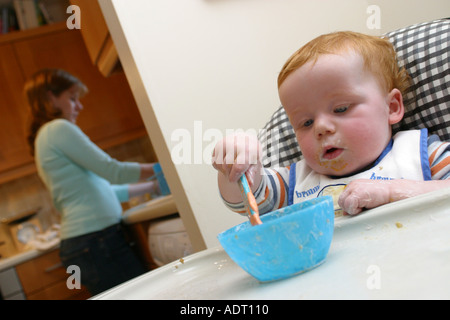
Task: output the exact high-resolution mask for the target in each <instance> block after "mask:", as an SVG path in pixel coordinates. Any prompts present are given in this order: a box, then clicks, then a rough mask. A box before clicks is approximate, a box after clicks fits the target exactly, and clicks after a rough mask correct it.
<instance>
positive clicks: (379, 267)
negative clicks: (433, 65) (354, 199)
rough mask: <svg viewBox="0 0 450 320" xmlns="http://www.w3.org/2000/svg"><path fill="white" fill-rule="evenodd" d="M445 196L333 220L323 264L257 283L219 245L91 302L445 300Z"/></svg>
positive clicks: (448, 205) (449, 278)
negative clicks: (278, 279)
mask: <svg viewBox="0 0 450 320" xmlns="http://www.w3.org/2000/svg"><path fill="white" fill-rule="evenodd" d="M449 230H450V190H448V189H445V190H439V191H436V192H433V193H429V194H425V195H421V196H418V197H415V198H411V199H406V200H402V201H398V202H396V203H392V204H387V205H384V206H381V207H378V208H375V209H371V210H368V211H366V212H365V213H363V214H360V215H358V216H355V217H340V218H337V219H336V220H335V228H334V235H333V241H332V244H331V248H330V251H329V253H328V256H327V259H326V261H325V263H324V264H322V265H320V266H319V267H317V268H315V269H313V270H310V271H308V272H305V273H303V274H300V275H297V276H294V277H292V278H289V279H286V280H281V281H275V282H270V283H260V282H258V281H257V280H256V279H254V278H253V277H252V276H250V275H249V274H247V273H246V272H245V271H244V270H242V269H241V268H240V267H239V266H237V265H236V264H235V263H234V262H233V261H232V260H231V259H230V258H229V256H228V255H227V254H226V252H225V251H224V250H223V249H222V248H221V247H220V246H219V247H216V248H210V249H207V250H204V251H202V252H199V253H196V254H193V255H190V256H188V257H185V258H183V259H180V260H177V261H174V262H172V263H169V264H168V265H165V266H163V267H160V268H158V269H156V270H153V271H151V272H149V273H146V274H144V275H142V276H140V277H138V278H135V279H133V280H131V281H128V282H126V283H124V284H122V285H119V286H117V287H115V288H112V289H110V290H108V291H106V292H104V293H102V294H99V295H97V296H95V297H93V298H92V299H98V300H108V299H204V300H206V299H219V300H228V299H233V300H236V299H250V300H253V299H261V300H263V299H449V298H450V290H449V288H450V273H449V270H450V233H449Z"/></svg>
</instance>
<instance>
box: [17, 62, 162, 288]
mask: <svg viewBox="0 0 450 320" xmlns="http://www.w3.org/2000/svg"><path fill="white" fill-rule="evenodd" d="M25 93H26V96H27V98H28V103H29V107H30V110H31V126H30V133H29V137H28V139H29V144H30V147H31V149H32V152H33V155H34V157H35V162H36V167H37V170H38V174H39V176H40V178H41V179H42V181H43V182H44V184H45V185H46V187H47V188H48V190H49V191H50V193H51V196H52V199H53V203H54V205H55V207H56V209H57V210H58V211H59V212H60V213H61V244H60V257H61V261H62V262H63V264H64V266H65V267H66V268H67V267H68V266H69V265H77V266H78V267H79V268H80V272H81V283H82V284H83V285H84V286H86V287H87V289H88V290H89V291H90V293H91V294H92V295H95V294H98V293H100V292H102V291H104V290H106V289H109V288H111V287H113V286H115V285H118V284H120V283H122V282H124V281H127V280H129V279H131V278H134V277H136V276H138V275H140V274H142V273H144V272H145V271H146V270H145V268H144V267H143V265H142V264H141V263H140V261H139V260H138V259H137V257H136V256H135V255H134V254H133V252H132V251H131V249H130V247H129V246H128V244H127V242H126V240H125V237H124V234H123V231H122V230H121V227H120V221H121V213H122V207H121V205H120V202H123V201H127V200H128V199H129V197H133V196H137V195H140V194H144V193H157V192H159V187H158V184H157V182H156V181H149V182H142V183H139V184H129V183H134V182H138V181H139V180H145V179H147V178H149V177H151V176H153V175H154V170H153V165H154V164H153V163H148V164H139V163H134V162H119V161H117V160H115V159H113V158H111V157H110V156H109V155H108V154H107V153H105V152H104V151H102V150H101V149H100V148H98V147H97V146H96V145H95V144H94V143H92V142H91V141H90V140H89V138H88V137H87V136H86V135H85V134H84V133H83V132H82V131H81V129H80V128H79V127H78V126H77V125H76V120H77V117H78V114H79V112H80V111H81V110H82V109H83V106H82V104H81V103H80V101H79V98H80V97H81V96H83V95H84V94H86V93H87V88H86V86H85V85H84V84H83V83H82V82H81V81H80V80H78V79H77V78H76V77H74V76H72V75H71V74H69V73H67V72H65V71H64V70H58V69H44V70H41V71H39V72H37V73H36V74H34V75H33V77H32V78H31V79H30V80H29V81H28V82H27V83H26V85H25Z"/></svg>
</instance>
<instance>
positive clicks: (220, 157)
mask: <svg viewBox="0 0 450 320" xmlns="http://www.w3.org/2000/svg"><path fill="white" fill-rule="evenodd" d="M260 152H261V147H260V143H259V141H258V139H257V138H256V137H255V136H252V135H248V134H243V133H242V134H235V135H230V136H226V137H225V138H224V139H222V140H221V141H219V142H218V143H217V144H216V146H215V147H214V151H213V155H212V165H213V167H214V168H215V169H216V170H218V171H219V172H221V173H222V174H223V175H224V176H225V177H226V180H228V182H230V183H234V184H236V183H237V181H238V180H239V178H240V177H241V176H242V175H243V174H244V173H247V179H248V180H249V183H250V185H254V183H255V182H256V181H255V175H256V174H257V172H259V170H260V169H261V155H260Z"/></svg>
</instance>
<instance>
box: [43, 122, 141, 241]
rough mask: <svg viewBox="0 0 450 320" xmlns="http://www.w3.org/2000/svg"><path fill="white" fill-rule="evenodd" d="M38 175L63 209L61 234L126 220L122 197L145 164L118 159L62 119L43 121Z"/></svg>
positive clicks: (106, 225) (64, 234)
mask: <svg viewBox="0 0 450 320" xmlns="http://www.w3.org/2000/svg"><path fill="white" fill-rule="evenodd" d="M35 159H36V166H37V170H38V174H39V176H40V178H41V179H42V181H43V182H44V184H45V186H46V187H47V189H48V190H49V191H50V194H51V197H52V200H53V203H54V206H55V208H56V209H57V210H58V211H59V212H60V213H61V238H62V239H66V238H72V237H76V236H79V235H83V234H87V233H91V232H95V231H99V230H101V229H104V228H106V227H108V226H111V225H113V224H116V223H118V222H119V221H120V219H121V214H122V207H121V205H120V202H123V201H127V200H128V185H126V184H128V183H132V182H137V181H138V179H139V175H140V166H139V164H138V163H134V162H119V161H117V160H115V159H113V158H111V157H110V156H109V155H108V154H107V153H105V152H104V151H103V150H101V149H100V148H99V147H98V146H96V145H95V144H94V143H93V142H92V141H91V140H90V139H89V138H88V137H87V136H86V135H85V134H84V133H83V132H82V131H81V129H80V128H79V127H78V126H76V125H75V124H73V123H71V122H69V121H67V120H64V119H57V120H53V121H50V122H48V123H46V124H45V125H43V126H42V127H41V128H40V129H39V132H38V134H37V137H36V140H35Z"/></svg>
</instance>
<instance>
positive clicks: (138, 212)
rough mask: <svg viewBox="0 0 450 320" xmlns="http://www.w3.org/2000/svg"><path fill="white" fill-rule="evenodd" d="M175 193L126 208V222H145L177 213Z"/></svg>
mask: <svg viewBox="0 0 450 320" xmlns="http://www.w3.org/2000/svg"><path fill="white" fill-rule="evenodd" d="M177 212H178V210H177V207H176V205H175V201H174V200H173V195H171V194H169V195H167V196H163V197H158V198H155V199H152V200H150V201H147V202H145V203H142V204H140V205H137V206H135V207H133V208H131V209H128V210H126V211H125V212H124V213H123V215H122V220H123V222H124V223H126V224H133V223H137V222H143V221H147V220H152V219H156V218H161V217H165V216H169V215H172V214H174V213H177Z"/></svg>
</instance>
